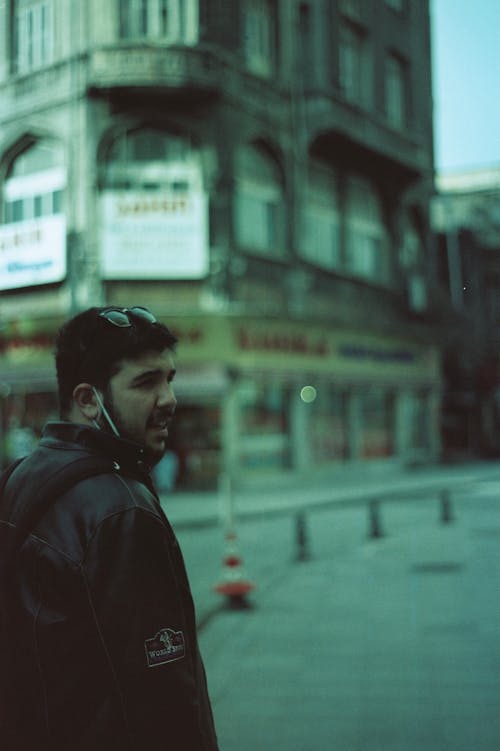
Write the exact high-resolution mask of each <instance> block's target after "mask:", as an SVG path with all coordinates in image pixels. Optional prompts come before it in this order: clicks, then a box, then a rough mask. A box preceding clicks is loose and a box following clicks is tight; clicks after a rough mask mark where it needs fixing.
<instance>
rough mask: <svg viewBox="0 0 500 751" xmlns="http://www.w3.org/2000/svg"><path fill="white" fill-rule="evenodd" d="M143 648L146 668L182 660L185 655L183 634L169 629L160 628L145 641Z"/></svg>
mask: <svg viewBox="0 0 500 751" xmlns="http://www.w3.org/2000/svg"><path fill="white" fill-rule="evenodd" d="M144 647H145V648H146V658H147V661H148V668H155V667H158V665H166V664H167V663H168V662H174V661H175V660H182V658H183V657H184V656H185V654H186V645H185V642H184V634H183V633H182V631H173V630H172V629H171V628H162V630H161V631H158V633H157V634H156V635H155V636H153V637H152V638H151V639H146V641H145V642H144Z"/></svg>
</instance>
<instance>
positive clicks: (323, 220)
mask: <svg viewBox="0 0 500 751" xmlns="http://www.w3.org/2000/svg"><path fill="white" fill-rule="evenodd" d="M299 243H300V252H301V255H302V257H303V258H304V259H306V260H307V261H311V263H314V264H316V265H318V266H321V267H323V268H325V269H332V270H333V269H338V268H339V267H340V215H339V204H338V191H337V185H336V181H335V174H334V172H333V171H332V170H330V169H328V168H327V167H325V166H322V165H319V164H311V165H310V168H309V177H308V183H307V191H306V193H305V195H304V205H303V206H302V211H301V225H300V241H299Z"/></svg>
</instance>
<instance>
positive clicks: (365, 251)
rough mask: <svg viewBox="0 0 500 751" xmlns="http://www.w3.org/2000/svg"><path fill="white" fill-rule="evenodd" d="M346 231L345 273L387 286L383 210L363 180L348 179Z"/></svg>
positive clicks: (375, 195)
mask: <svg viewBox="0 0 500 751" xmlns="http://www.w3.org/2000/svg"><path fill="white" fill-rule="evenodd" d="M346 229H347V238H346V261H345V263H346V270H347V271H348V272H349V273H351V274H353V275H355V276H359V277H363V278H365V279H368V280H372V281H375V282H381V283H387V282H389V280H390V266H389V252H388V236H387V232H386V229H385V224H384V220H383V214H382V206H381V202H380V199H379V197H378V195H377V193H376V192H375V190H374V189H373V187H372V186H371V184H370V183H369V181H368V180H366V179H364V178H358V177H351V178H350V179H349V182H348V193H347V216H346Z"/></svg>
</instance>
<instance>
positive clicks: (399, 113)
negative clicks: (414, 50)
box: [385, 55, 407, 130]
mask: <svg viewBox="0 0 500 751" xmlns="http://www.w3.org/2000/svg"><path fill="white" fill-rule="evenodd" d="M385 114H386V117H387V120H388V122H389V123H390V124H391V125H392V126H393V127H394V128H397V129H398V130H401V129H402V128H404V127H405V125H406V124H407V117H406V70H405V65H404V63H403V62H402V61H401V60H399V58H397V57H396V56H394V55H389V56H388V57H387V59H386V69H385Z"/></svg>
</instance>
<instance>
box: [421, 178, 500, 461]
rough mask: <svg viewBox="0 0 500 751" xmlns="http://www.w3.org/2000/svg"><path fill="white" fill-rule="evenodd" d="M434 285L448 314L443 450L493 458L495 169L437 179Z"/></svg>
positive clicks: (498, 372)
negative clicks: (436, 286) (441, 291)
mask: <svg viewBox="0 0 500 751" xmlns="http://www.w3.org/2000/svg"><path fill="white" fill-rule="evenodd" d="M437 189H438V191H437V194H436V196H435V197H434V199H433V211H432V217H433V221H432V224H433V227H434V230H435V237H436V248H437V252H436V261H437V269H436V270H437V278H438V279H439V282H440V287H441V290H443V295H444V296H443V299H442V306H443V309H446V308H447V311H448V312H447V315H446V316H442V318H443V320H446V321H447V324H446V331H447V335H446V337H445V338H444V345H443V348H442V354H443V401H442V446H443V453H444V454H445V455H447V456H449V457H450V458H452V457H460V456H469V457H478V456H483V457H491V456H499V455H500V168H499V167H498V166H491V167H488V168H483V169H476V170H467V171H465V172H464V171H460V172H452V173H449V174H444V175H439V176H438V179H437Z"/></svg>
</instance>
